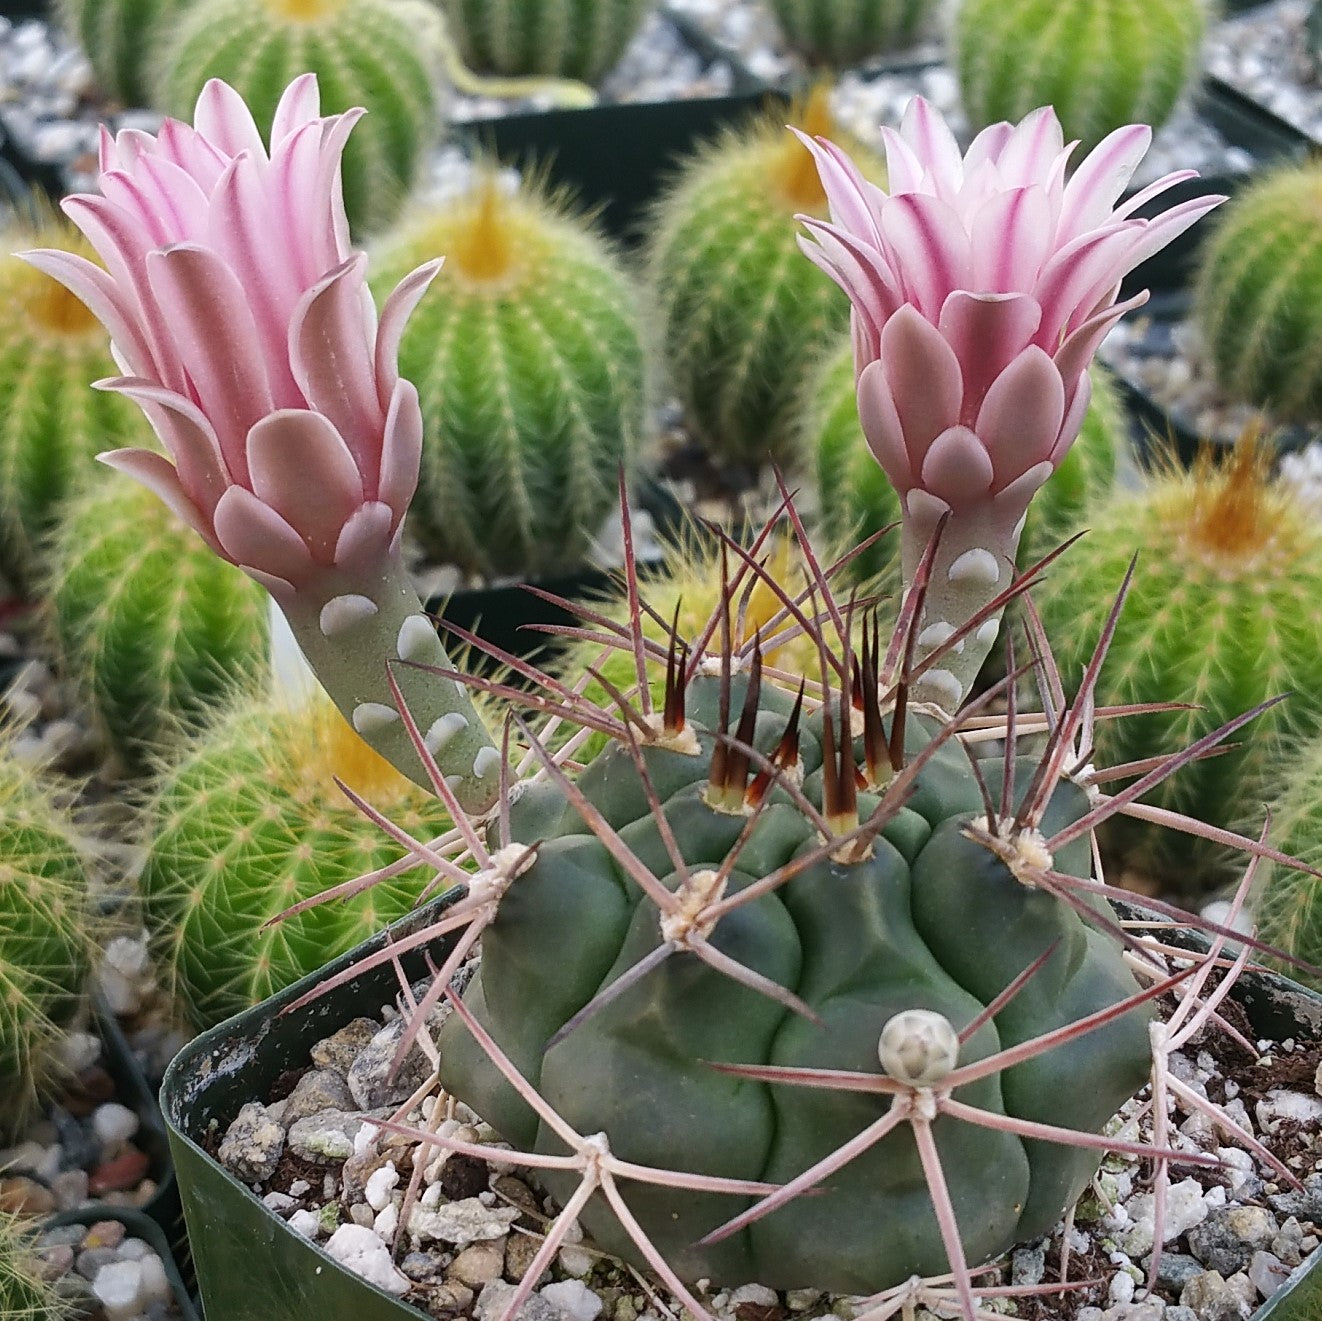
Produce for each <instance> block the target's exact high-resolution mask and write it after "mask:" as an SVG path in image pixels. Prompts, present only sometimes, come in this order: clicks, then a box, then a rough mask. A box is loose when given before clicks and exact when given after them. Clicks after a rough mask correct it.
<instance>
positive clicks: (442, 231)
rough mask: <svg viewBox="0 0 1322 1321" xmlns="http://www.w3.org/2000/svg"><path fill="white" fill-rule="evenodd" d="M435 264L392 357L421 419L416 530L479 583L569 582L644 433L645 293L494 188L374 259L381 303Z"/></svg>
mask: <svg viewBox="0 0 1322 1321" xmlns="http://www.w3.org/2000/svg"><path fill="white" fill-rule="evenodd" d="M438 253H444V254H446V261H445V265H444V266H443V267H442V268H441V273H440V274H439V275H438V276H437V278H436V280H435V281H434V282H433V284H432V286H431V288H430V289H429V290H428V292H427V294H426V295H425V296H424V297H423V300H422V302H421V303H420V304H419V306H418V309H417V311H416V312H414V314H413V317H412V319H411V321H410V322H409V326H408V329H407V331H406V332H405V334H404V340H403V343H402V344H401V346H400V355H399V361H400V372H401V373H402V374H403V375H404V376H406V377H407V378H408V379H409V380H411V381H413V382H414V384H416V385H417V387H418V391H419V394H420V396H421V400H422V409H423V415H424V417H425V419H426V439H425V441H424V446H423V456H422V474H421V477H420V480H419V488H418V494H417V497H416V499H415V500H414V502H413V506H412V510H411V512H410V515H409V523H408V527H409V530H410V531H411V532H412V533H413V534H414V536H416V537H417V538H418V540H419V541H421V542H422V544H423V545H424V546H425V548H426V549H427V551H428V552H429V553H430V554H431V555H433V556H435V557H437V558H438V559H440V560H443V561H447V562H453V563H456V564H458V565H460V566H461V567H462V568H464V569H465V570H468V571H471V572H478V573H486V574H500V573H512V574H526V573H530V572H534V571H535V572H537V573H549V572H552V571H554V570H556V569H560V568H566V567H570V568H572V567H576V566H577V565H578V564H580V563H581V562H582V559H583V556H584V554H585V553H586V552H587V550H588V549H589V547H590V546H591V544H592V538H593V537H594V535H595V534H596V533H597V531H598V530H599V528H600V526H601V524H602V522H603V520H604V519H605V518H606V516H607V514H608V513H609V512H610V510H611V509H612V508H613V507H614V504H615V499H616V493H617V490H618V485H617V473H618V469H619V466H620V465H621V464H624V465H625V466H626V467H628V466H629V465H631V464H632V461H633V458H634V456H635V454H636V452H637V450H638V447H639V442H640V439H641V436H642V432H643V428H644V426H645V423H646V417H647V375H648V368H647V360H646V353H645V348H644V342H643V332H642V326H641V318H640V314H639V310H638V305H637V304H638V299H637V294H636V291H635V289H634V287H633V285H632V283H631V282H630V280H629V278H628V277H627V276H626V275H625V273H624V271H623V269H622V267H621V265H620V263H619V260H618V258H617V257H616V255H615V253H614V252H613V251H612V250H611V248H610V246H609V245H608V244H607V243H606V241H605V240H604V239H603V238H601V237H600V236H599V235H598V234H597V233H596V232H594V231H593V230H592V229H591V228H590V226H588V225H587V224H586V223H585V222H584V221H582V220H581V219H579V218H576V217H574V216H573V215H571V214H570V213H569V212H568V211H567V210H566V208H565V207H564V206H563V205H562V204H561V203H560V202H558V201H556V200H554V199H551V198H548V197H547V196H545V195H544V194H543V193H541V192H539V191H538V190H537V189H536V188H535V186H532V185H525V186H524V187H523V188H522V189H521V190H520V191H518V192H517V193H508V192H506V191H504V190H502V188H501V187H500V186H499V184H498V182H497V180H496V179H495V178H492V177H486V178H484V179H483V180H482V181H481V182H479V183H478V184H477V186H476V187H475V188H474V189H473V190H472V192H471V193H469V194H468V195H467V196H465V197H463V198H461V199H459V200H457V201H453V202H450V203H447V204H445V205H444V206H442V207H439V208H436V209H431V210H428V211H425V212H420V213H419V214H417V215H416V216H415V217H413V219H412V220H411V221H410V223H409V224H408V225H406V226H405V227H404V228H403V229H402V230H401V231H400V232H399V233H398V234H397V235H395V236H393V238H392V241H391V242H390V244H389V246H388V247H386V248H385V249H384V250H383V251H382V252H381V253H380V254H379V255H380V260H379V261H378V262H377V263H376V275H375V277H374V280H373V287H374V289H375V290H376V291H377V292H378V294H379V295H380V294H382V293H384V292H385V291H388V290H389V289H390V288H392V287H393V286H394V283H395V282H397V281H398V280H399V279H400V278H402V277H403V276H404V275H405V274H406V273H407V272H409V271H411V270H412V269H413V268H414V267H415V266H417V265H418V264H419V263H421V262H423V261H426V260H430V259H431V258H432V257H434V256H435V255H436V254H438Z"/></svg>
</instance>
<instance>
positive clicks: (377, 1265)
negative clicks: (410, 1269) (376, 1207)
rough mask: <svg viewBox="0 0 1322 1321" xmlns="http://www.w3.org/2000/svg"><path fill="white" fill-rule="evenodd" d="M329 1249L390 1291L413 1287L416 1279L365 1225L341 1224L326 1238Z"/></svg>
mask: <svg viewBox="0 0 1322 1321" xmlns="http://www.w3.org/2000/svg"><path fill="white" fill-rule="evenodd" d="M326 1251H327V1252H328V1253H329V1254H330V1255H331V1256H332V1257H334V1258H335V1260H336V1261H338V1262H339V1263H340V1265H341V1266H343V1267H344V1268H345V1269H346V1270H351V1271H352V1272H353V1273H354V1274H355V1275H357V1276H360V1277H361V1278H362V1279H364V1280H366V1281H367V1282H368V1283H369V1284H375V1285H376V1286H377V1288H379V1289H384V1290H385V1291H386V1292H387V1293H393V1294H405V1293H408V1291H409V1290H410V1289H411V1288H412V1287H413V1282H412V1281H411V1280H410V1279H408V1278H407V1277H406V1276H404V1275H401V1274H400V1273H399V1271H397V1270H396V1269H395V1267H394V1264H393V1263H392V1262H391V1260H390V1249H389V1248H387V1247H386V1245H385V1244H384V1243H382V1242H381V1240H380V1239H379V1238H377V1236H376V1235H375V1234H374V1233H373V1232H372V1231H371V1230H370V1229H364V1228H363V1227H362V1226H361V1225H341V1226H340V1227H339V1229H337V1230H336V1231H335V1232H334V1233H333V1234H332V1235H331V1236H330V1238H328V1239H327V1240H326Z"/></svg>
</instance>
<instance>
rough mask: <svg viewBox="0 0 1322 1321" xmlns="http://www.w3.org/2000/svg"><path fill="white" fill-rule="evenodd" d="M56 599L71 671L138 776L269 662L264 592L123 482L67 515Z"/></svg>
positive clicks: (60, 534) (56, 552)
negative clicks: (158, 754)
mask: <svg viewBox="0 0 1322 1321" xmlns="http://www.w3.org/2000/svg"><path fill="white" fill-rule="evenodd" d="M46 595H47V597H48V599H49V602H50V617H51V623H52V631H53V633H54V638H55V644H56V649H57V651H58V654H59V657H60V662H61V665H62V667H63V669H64V671H65V672H66V673H67V674H68V676H69V677H70V678H71V679H72V680H73V681H74V683H75V684H76V685H77V687H78V689H79V690H80V692H81V693H82V695H83V698H84V699H85V700H86V701H87V703H88V705H89V706H90V707H91V710H92V713H93V715H94V717H95V719H96V720H97V723H98V724H99V725H100V727H101V729H102V730H103V732H104V733H105V735H106V736H107V738H108V740H109V742H110V745H111V747H112V748H113V749H114V750H115V752H116V754H117V755H118V757H119V759H120V761H121V762H122V763H123V765H124V767H125V768H126V769H129V770H133V771H140V770H142V769H144V768H145V766H146V765H147V764H148V763H149V762H150V760H151V759H152V757H153V755H154V754H155V753H157V752H160V751H161V750H163V749H164V748H166V747H167V746H168V745H169V744H170V743H171V742H172V741H173V740H175V739H176V738H177V737H178V736H179V734H180V733H181V731H183V730H184V729H186V728H188V727H189V726H190V725H194V724H196V723H197V722H198V721H200V720H201V719H203V718H204V717H205V715H206V713H207V711H208V710H210V709H211V708H212V707H213V706H214V705H215V704H216V703H217V702H218V701H220V700H221V699H222V698H224V697H225V696H226V695H227V694H228V693H229V692H230V690H231V689H233V688H234V687H235V686H236V685H238V684H240V683H241V682H243V681H244V680H245V679H246V678H247V677H248V676H251V675H252V674H253V673H254V672H256V671H258V670H260V668H261V667H262V664H263V659H262V658H263V652H264V639H265V636H266V610H267V605H266V601H267V598H266V593H265V592H264V591H262V589H261V588H260V587H258V586H257V584H256V583H254V582H252V581H251V580H250V579H249V578H247V577H246V576H245V575H244V574H242V573H240V571H239V570H238V569H236V568H235V567H234V566H233V565H232V564H226V563H225V562H224V561H223V560H220V559H218V558H217V557H216V555H215V554H214V553H213V552H212V551H211V549H210V548H209V547H208V546H206V545H205V544H204V543H203V542H202V540H201V539H200V538H199V537H198V535H197V534H196V533H195V532H194V531H193V530H192V529H191V528H189V527H185V526H184V524H183V523H181V522H180V521H179V520H178V519H177V518H176V517H175V516H174V514H173V513H171V512H170V511H169V510H168V509H167V508H166V507H165V506H164V505H163V504H162V503H161V502H160V501H159V500H158V499H156V498H155V497H154V496H153V495H152V494H151V493H150V492H149V491H147V489H146V488H145V487H141V486H139V485H138V484H137V483H136V482H129V481H125V480H123V479H122V478H120V477H118V476H116V475H111V474H104V475H102V476H101V478H100V485H99V486H98V487H96V488H94V489H91V490H88V491H87V492H86V493H84V494H83V495H82V496H80V497H79V499H78V500H77V501H75V502H74V503H73V504H72V505H71V506H70V508H69V509H68V511H67V513H66V516H65V518H64V519H63V520H62V522H61V524H60V526H59V528H58V531H57V535H56V541H55V544H54V547H53V549H52V553H51V571H50V577H49V582H48V586H47V591H46Z"/></svg>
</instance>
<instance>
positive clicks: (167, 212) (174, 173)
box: [133, 156, 208, 243]
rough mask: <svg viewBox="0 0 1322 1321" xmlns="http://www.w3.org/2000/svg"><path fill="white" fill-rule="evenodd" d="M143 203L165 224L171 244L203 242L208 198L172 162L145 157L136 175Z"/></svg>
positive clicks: (157, 157)
mask: <svg viewBox="0 0 1322 1321" xmlns="http://www.w3.org/2000/svg"><path fill="white" fill-rule="evenodd" d="M133 178H134V182H135V183H136V184H137V185H138V187H139V189H140V194H139V196H140V204H141V205H142V206H143V207H145V208H147V209H148V210H149V211H150V212H151V213H152V214H153V215H154V216H155V217H156V218H157V219H158V220H160V221H163V222H164V223H165V228H166V232H167V234H168V235H169V238H168V240H167V241H168V242H170V243H177V242H180V241H183V240H197V239H204V238H205V237H206V232H207V205H208V201H207V195H206V193H204V192H203V191H202V189H201V187H200V186H199V184H198V183H197V181H196V180H195V179H194V178H193V177H192V175H190V174H188V173H187V172H186V171H185V170H183V169H181V168H180V167H179V166H178V165H176V164H175V163H174V162H173V161H168V160H165V159H164V158H163V157H161V156H147V157H144V159H143V160H142V162H141V163H140V164H139V166H138V168H137V170H136V171H135V172H134V176H133Z"/></svg>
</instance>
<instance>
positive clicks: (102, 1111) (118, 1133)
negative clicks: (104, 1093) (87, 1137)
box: [92, 1101, 140, 1147]
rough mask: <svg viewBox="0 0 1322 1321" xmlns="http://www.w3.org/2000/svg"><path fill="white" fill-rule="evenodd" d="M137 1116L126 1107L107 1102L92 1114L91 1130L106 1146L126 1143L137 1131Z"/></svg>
mask: <svg viewBox="0 0 1322 1321" xmlns="http://www.w3.org/2000/svg"><path fill="white" fill-rule="evenodd" d="M139 1122H140V1121H139V1119H138V1116H137V1114H136V1113H135V1112H134V1111H132V1110H130V1109H129V1108H128V1106H126V1105H119V1104H118V1103H117V1102H115V1101H107V1102H106V1103H105V1104H104V1105H99V1106H97V1108H96V1109H95V1110H94V1111H93V1112H92V1130H93V1132H95V1134H96V1135H97V1137H98V1138H100V1139H101V1141H102V1142H103V1143H104V1144H105V1145H106V1146H107V1147H109V1146H113V1145H115V1144H117V1143H120V1142H127V1141H128V1140H129V1138H131V1137H132V1136H133V1135H134V1134H135V1133H136V1132H137V1131H138V1124H139Z"/></svg>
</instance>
